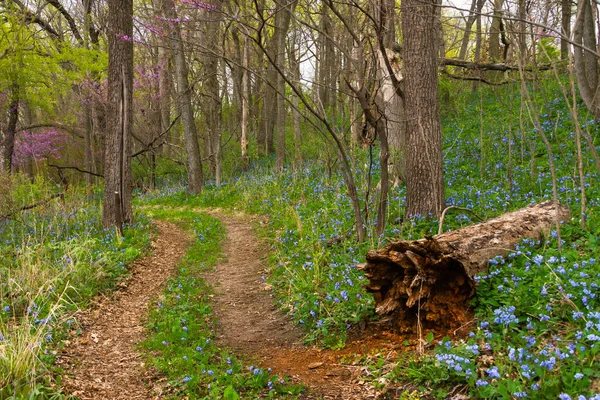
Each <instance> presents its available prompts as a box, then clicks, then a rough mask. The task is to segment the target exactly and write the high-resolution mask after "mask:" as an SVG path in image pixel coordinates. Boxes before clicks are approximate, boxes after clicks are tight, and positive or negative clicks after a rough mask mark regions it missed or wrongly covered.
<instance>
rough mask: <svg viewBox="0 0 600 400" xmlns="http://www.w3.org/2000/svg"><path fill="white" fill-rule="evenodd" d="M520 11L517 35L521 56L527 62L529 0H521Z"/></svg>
mask: <svg viewBox="0 0 600 400" xmlns="http://www.w3.org/2000/svg"><path fill="white" fill-rule="evenodd" d="M518 12H519V25H518V26H519V33H518V35H517V37H518V40H519V57H520V59H521V60H522V61H523V64H527V25H526V24H527V20H526V18H527V1H526V0H519V4H518ZM561 46H562V45H561Z"/></svg>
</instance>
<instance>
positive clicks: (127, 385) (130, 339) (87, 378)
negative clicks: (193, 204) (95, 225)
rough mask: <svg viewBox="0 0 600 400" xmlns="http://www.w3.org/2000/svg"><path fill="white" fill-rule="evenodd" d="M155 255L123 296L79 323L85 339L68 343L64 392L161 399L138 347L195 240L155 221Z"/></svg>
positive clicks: (136, 269)
mask: <svg viewBox="0 0 600 400" xmlns="http://www.w3.org/2000/svg"><path fill="white" fill-rule="evenodd" d="M155 224H156V225H157V226H158V236H157V237H156V239H155V240H154V241H153V243H152V245H151V248H152V250H153V252H152V254H150V255H148V256H146V257H144V258H142V259H139V260H137V261H135V262H134V263H133V265H132V267H131V276H130V277H129V278H128V279H127V280H126V281H124V282H123V283H121V284H120V285H119V290H117V291H115V292H113V293H112V294H110V296H109V297H107V298H100V300H99V301H98V302H97V303H96V304H95V305H94V307H92V308H91V309H90V310H86V311H84V312H82V313H81V315H79V316H78V317H77V320H78V322H79V324H80V325H81V328H82V330H83V332H84V334H83V335H81V336H80V337H78V338H77V339H74V340H73V341H72V342H71V343H67V345H66V348H65V349H64V350H63V353H62V354H61V355H60V356H59V359H58V364H59V365H60V366H61V367H62V368H64V369H65V371H66V374H65V375H64V377H63V382H62V387H63V388H64V390H65V391H66V392H67V393H70V394H73V395H76V396H78V397H79V398H80V399H82V400H85V399H152V398H156V396H157V395H156V394H153V393H160V389H159V388H158V387H152V385H157V383H158V382H157V379H156V378H157V377H156V376H155V375H154V374H155V373H154V372H153V371H152V370H150V369H148V368H145V367H144V364H145V362H144V356H143V355H142V354H140V352H139V351H138V350H137V347H136V346H137V344H138V343H139V342H140V341H141V340H143V339H144V338H145V325H146V321H147V315H148V304H149V302H150V300H151V299H152V298H155V297H157V296H158V295H159V294H160V292H161V290H162V284H163V282H164V281H165V280H166V279H167V278H168V277H169V275H171V274H172V273H173V272H174V269H175V266H176V265H177V263H178V261H179V259H180V258H181V257H182V256H183V255H184V254H185V252H186V250H187V247H188V244H189V243H190V242H191V237H190V236H189V235H188V234H187V233H186V232H185V231H184V230H182V229H181V228H179V227H178V226H177V225H175V224H172V223H169V222H164V221H155Z"/></svg>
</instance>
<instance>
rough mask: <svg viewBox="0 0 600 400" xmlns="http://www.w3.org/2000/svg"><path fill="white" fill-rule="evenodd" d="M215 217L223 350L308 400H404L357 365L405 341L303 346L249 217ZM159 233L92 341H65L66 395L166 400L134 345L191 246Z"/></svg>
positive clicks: (92, 328) (111, 300)
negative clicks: (220, 242) (278, 302)
mask: <svg viewBox="0 0 600 400" xmlns="http://www.w3.org/2000/svg"><path fill="white" fill-rule="evenodd" d="M212 214H213V216H215V217H217V218H219V219H220V220H221V221H222V222H223V224H224V226H225V228H226V230H227V242H226V243H225V247H224V254H225V261H224V262H223V263H221V264H219V265H218V266H217V267H216V270H215V272H214V273H207V276H206V278H207V281H208V282H209V283H210V284H212V285H213V286H214V288H215V296H214V302H215V313H216V316H217V319H218V320H219V326H218V329H217V341H218V342H220V343H221V344H222V345H225V346H228V347H230V348H232V349H233V350H234V351H235V352H237V353H238V354H243V355H245V356H246V357H249V358H250V359H251V360H253V361H252V362H254V363H255V365H257V366H260V367H261V368H264V369H267V368H271V369H272V370H273V372H274V373H275V374H277V375H278V376H281V377H283V376H288V377H290V378H291V379H292V381H293V382H292V383H302V384H305V385H306V386H307V388H308V390H307V392H306V393H303V394H301V395H300V397H299V398H301V399H347V400H352V399H375V398H377V399H385V398H396V396H395V394H392V393H391V391H388V393H387V395H386V394H383V393H381V392H380V391H377V390H376V389H375V388H374V386H373V385H372V384H371V383H369V378H368V376H369V375H370V373H371V372H370V371H369V370H368V369H367V368H365V367H362V366H360V365H358V364H355V365H353V363H352V361H353V359H355V358H357V357H362V358H365V357H370V356H374V357H385V358H388V359H389V360H393V359H394V358H395V357H396V355H397V348H398V343H401V342H402V341H403V339H405V338H399V337H398V336H395V335H393V334H391V333H385V332H383V333H382V332H377V331H374V332H370V333H365V332H363V334H362V335H359V336H362V337H356V338H355V340H349V341H348V344H347V346H346V348H345V349H344V350H340V351H332V350H323V349H318V348H314V347H307V346H304V345H302V343H301V342H302V335H303V332H302V331H301V330H300V329H299V328H298V327H296V326H294V325H293V324H292V323H291V322H290V321H288V319H287V318H286V316H285V315H283V314H281V313H280V312H279V311H278V310H277V309H276V307H275V306H274V304H275V301H274V298H273V293H272V290H271V287H270V286H269V285H268V284H267V283H266V282H265V280H264V278H263V277H264V276H266V274H267V268H266V261H265V257H266V255H267V253H268V252H267V249H266V248H265V247H264V244H262V243H261V242H260V241H259V240H258V239H257V237H256V235H255V234H254V231H253V228H252V225H251V224H252V220H251V219H250V217H248V216H242V215H236V216H230V215H224V214H220V213H217V212H213V213H212ZM156 225H157V226H158V228H159V235H158V238H157V239H156V240H155V241H154V242H153V244H152V248H153V250H154V251H153V254H151V255H149V256H147V257H145V258H143V259H141V260H138V261H136V262H135V263H134V264H133V266H132V275H131V277H130V278H129V279H128V280H127V281H126V282H124V283H123V284H121V285H120V289H119V290H117V291H116V292H114V293H113V294H112V295H111V296H110V297H108V298H101V299H100V300H99V301H98V302H97V303H96V305H95V306H94V307H92V309H91V310H87V311H84V312H82V313H81V315H79V316H78V321H79V323H80V325H81V328H82V330H83V332H84V333H83V335H81V336H78V337H77V338H74V339H73V340H72V341H67V342H66V345H65V349H64V351H63V352H62V354H61V355H60V356H59V358H58V362H57V363H58V365H59V366H60V367H62V368H63V369H64V370H65V371H66V374H65V375H64V377H63V382H62V386H63V389H64V390H65V391H66V392H67V393H69V394H73V395H76V396H78V397H79V398H80V399H82V400H87V399H158V398H161V397H163V396H164V395H165V394H166V393H162V387H163V386H164V379H163V378H162V377H160V376H158V375H157V374H156V373H155V372H154V371H152V370H151V369H149V368H146V367H145V365H144V359H143V357H142V355H141V354H140V353H139V352H138V351H137V349H136V345H137V343H139V342H140V341H141V340H143V339H144V336H145V330H144V327H145V322H146V318H147V314H148V303H149V301H150V300H151V299H152V298H155V297H157V296H158V295H159V294H160V291H161V289H162V283H163V282H164V281H165V279H167V277H168V276H169V275H170V274H171V273H173V272H174V271H173V270H174V268H175V266H176V265H177V262H178V260H179V259H180V258H181V257H182V256H183V254H184V253H185V251H186V249H187V245H188V243H189V242H190V241H191V238H190V237H189V236H188V235H187V234H186V233H185V232H184V231H183V230H181V229H180V228H178V227H177V226H176V225H174V224H171V223H168V222H161V221H157V222H156ZM389 365H391V364H389ZM365 377H367V380H365V379H364V378H365ZM371 378H372V380H373V379H375V378H376V377H371ZM390 395H391V397H390Z"/></svg>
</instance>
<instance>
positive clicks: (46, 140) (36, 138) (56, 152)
mask: <svg viewBox="0 0 600 400" xmlns="http://www.w3.org/2000/svg"><path fill="white" fill-rule="evenodd" d="M66 141H67V137H66V135H65V134H64V133H62V132H57V131H54V130H47V131H42V132H39V133H32V132H19V133H18V134H17V137H16V140H15V149H14V152H13V159H12V162H13V164H14V165H16V166H19V165H23V164H25V163H26V162H28V161H29V160H33V161H36V162H38V161H41V160H44V159H46V158H48V157H54V158H60V155H61V154H60V151H61V150H62V147H63V145H64V144H65V143H66Z"/></svg>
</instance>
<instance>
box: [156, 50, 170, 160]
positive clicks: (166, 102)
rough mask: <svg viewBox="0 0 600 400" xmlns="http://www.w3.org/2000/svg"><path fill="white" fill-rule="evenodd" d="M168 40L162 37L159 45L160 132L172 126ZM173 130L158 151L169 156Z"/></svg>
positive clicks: (163, 140) (162, 141)
mask: <svg viewBox="0 0 600 400" xmlns="http://www.w3.org/2000/svg"><path fill="white" fill-rule="evenodd" d="M167 42H168V40H165V39H160V42H159V45H158V62H159V65H160V77H159V80H158V96H159V100H158V101H159V102H160V132H161V133H164V132H166V131H167V130H168V129H169V127H170V126H171V55H170V54H169V50H168V48H167V47H166V46H167ZM170 136H171V132H168V133H165V136H164V139H162V140H161V143H164V144H161V145H160V147H159V148H158V153H159V154H162V153H163V151H164V152H165V153H166V155H167V156H170V154H169V147H168V146H169V145H168V143H169V137H170Z"/></svg>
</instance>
